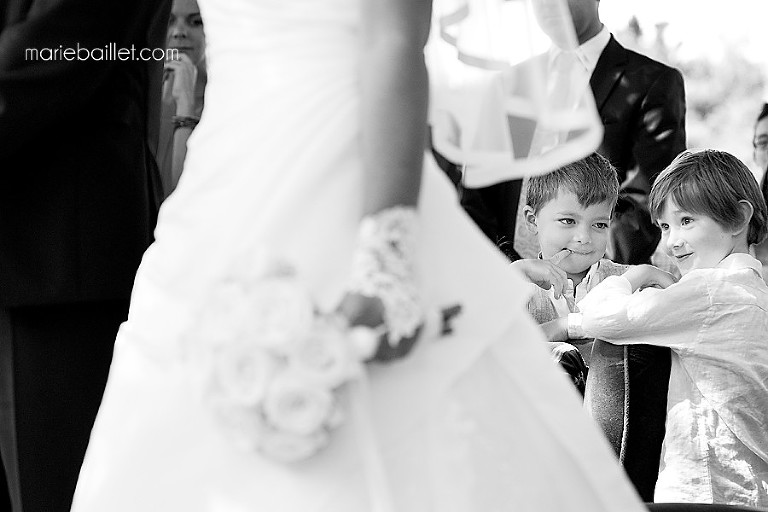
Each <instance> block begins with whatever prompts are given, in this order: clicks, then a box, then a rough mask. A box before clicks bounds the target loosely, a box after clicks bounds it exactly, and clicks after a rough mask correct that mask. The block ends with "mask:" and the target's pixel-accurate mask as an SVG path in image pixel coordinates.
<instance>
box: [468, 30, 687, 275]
mask: <svg viewBox="0 0 768 512" xmlns="http://www.w3.org/2000/svg"><path fill="white" fill-rule="evenodd" d="M590 86H591V88H592V92H593V94H594V96H595V102H596V105H597V109H598V112H599V114H600V118H601V120H602V122H603V126H604V128H605V133H604V136H603V143H602V144H601V146H600V148H599V149H598V153H600V154H602V155H603V156H605V157H606V158H608V159H609V160H610V161H611V163H613V165H614V166H616V168H617V170H618V173H619V182H620V183H621V184H622V187H621V190H622V192H623V194H622V201H620V205H619V207H618V208H617V218H616V220H615V222H614V229H612V232H613V233H614V245H615V246H616V250H617V253H618V257H617V258H616V261H617V262H619V263H640V262H645V261H646V260H647V259H648V258H650V255H651V254H652V253H653V250H654V249H655V246H656V243H657V242H658V230H657V228H655V227H654V226H652V225H650V224H649V223H650V218H649V217H648V215H647V211H646V205H645V204H644V203H645V201H644V199H643V198H647V195H648V192H650V187H651V184H652V183H653V179H654V177H655V176H656V175H657V174H658V173H659V172H660V171H661V170H662V169H664V167H666V166H667V165H668V164H669V163H670V162H671V161H672V159H673V158H674V157H675V156H677V154H678V153H680V152H681V151H683V150H684V149H685V91H684V87H683V77H682V75H681V74H680V72H679V71H677V70H676V69H674V68H671V67H669V66H666V65H664V64H662V63H660V62H657V61H655V60H653V59H650V58H648V57H646V56H644V55H640V54H639V53H636V52H633V51H631V50H627V49H626V48H624V47H623V46H621V45H620V44H619V43H618V42H617V41H616V39H614V38H613V36H611V39H610V41H609V42H608V45H607V46H606V47H605V49H604V50H603V53H602V54H601V55H600V59H599V60H598V62H597V65H596V67H595V71H594V72H593V73H592V78H591V79H590ZM520 188H521V187H520V182H519V181H518V182H507V183H500V184H497V185H492V186H490V187H486V188H482V189H474V190H463V191H462V204H463V205H464V206H465V208H466V209H467V211H468V213H469V214H470V215H471V216H472V217H473V218H474V219H475V221H476V222H477V223H478V224H479V225H480V227H481V229H483V231H484V232H485V233H486V234H488V236H489V237H490V238H491V239H492V240H493V241H494V242H497V243H502V244H504V245H506V247H507V248H510V247H511V243H512V241H513V240H514V234H515V231H514V230H515V216H516V213H517V205H518V201H519V198H520ZM629 193H632V194H635V195H634V196H628V195H627V194H629ZM507 254H508V256H510V258H512V259H516V258H517V257H518V256H517V254H516V253H514V251H511V252H510V251H507Z"/></svg>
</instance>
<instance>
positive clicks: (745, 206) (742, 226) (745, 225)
mask: <svg viewBox="0 0 768 512" xmlns="http://www.w3.org/2000/svg"><path fill="white" fill-rule="evenodd" d="M739 210H740V211H741V222H740V223H739V225H738V226H736V228H734V230H733V234H734V236H738V235H740V234H742V233H744V232H745V231H746V230H748V229H749V221H751V220H752V215H754V213H755V208H754V206H752V203H750V202H749V201H747V200H746V199H742V200H740V201H739Z"/></svg>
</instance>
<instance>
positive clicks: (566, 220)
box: [558, 218, 576, 225]
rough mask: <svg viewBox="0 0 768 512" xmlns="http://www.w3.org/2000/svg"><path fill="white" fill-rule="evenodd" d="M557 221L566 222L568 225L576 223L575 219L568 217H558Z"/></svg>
mask: <svg viewBox="0 0 768 512" xmlns="http://www.w3.org/2000/svg"><path fill="white" fill-rule="evenodd" d="M558 221H559V222H561V223H563V224H568V225H571V224H576V221H575V220H573V219H569V218H563V219H558Z"/></svg>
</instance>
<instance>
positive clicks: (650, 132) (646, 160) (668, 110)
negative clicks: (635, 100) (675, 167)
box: [624, 68, 686, 194]
mask: <svg viewBox="0 0 768 512" xmlns="http://www.w3.org/2000/svg"><path fill="white" fill-rule="evenodd" d="M685 146H686V142H685V85H684V82H683V76H682V75H681V74H680V72H679V71H678V70H676V69H673V68H665V69H664V70H663V72H662V73H661V74H660V75H659V76H658V77H657V78H656V80H655V81H654V83H653V84H652V85H651V87H650V88H649V89H648V92H647V94H646V95H645V98H643V101H642V102H641V105H640V112H639V115H638V116H637V124H636V126H635V137H634V141H633V144H632V154H633V156H634V159H635V162H636V165H637V170H638V175H637V176H636V177H635V178H634V179H633V180H632V181H631V182H630V183H628V184H627V185H626V186H625V187H624V190H626V191H627V192H640V193H645V194H647V193H648V192H649V191H650V187H651V185H652V184H653V181H654V179H655V178H656V175H657V174H658V173H660V172H661V171H662V170H663V169H664V168H665V167H666V166H667V165H669V164H670V162H672V160H673V159H674V158H675V157H676V156H677V155H678V154H679V153H680V152H681V151H683V150H684V149H685Z"/></svg>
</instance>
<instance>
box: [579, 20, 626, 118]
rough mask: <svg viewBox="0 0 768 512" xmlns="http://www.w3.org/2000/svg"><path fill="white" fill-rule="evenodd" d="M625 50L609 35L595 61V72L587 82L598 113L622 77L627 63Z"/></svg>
mask: <svg viewBox="0 0 768 512" xmlns="http://www.w3.org/2000/svg"><path fill="white" fill-rule="evenodd" d="M627 60H628V58H627V50H626V48H624V47H623V46H621V45H620V44H619V42H618V41H616V38H614V37H613V35H611V38H610V39H609V40H608V44H607V45H606V46H605V49H604V50H603V53H602V54H601V55H600V58H599V59H598V61H597V65H596V66H595V71H594V72H593V73H592V77H591V78H590V80H589V86H590V87H591V88H592V93H593V94H594V96H595V104H596V106H597V110H598V111H600V110H602V108H603V105H604V104H605V101H606V100H607V99H608V96H609V95H610V94H611V91H612V90H613V89H614V87H616V85H617V84H618V83H619V80H620V79H621V77H622V76H624V67H625V65H626V63H627Z"/></svg>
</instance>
